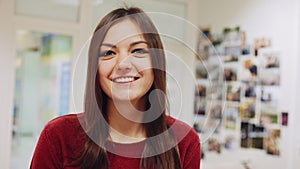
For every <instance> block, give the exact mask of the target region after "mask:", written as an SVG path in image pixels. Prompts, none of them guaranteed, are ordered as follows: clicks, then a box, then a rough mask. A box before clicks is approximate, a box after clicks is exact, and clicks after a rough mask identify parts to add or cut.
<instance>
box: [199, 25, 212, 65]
mask: <svg viewBox="0 0 300 169" xmlns="http://www.w3.org/2000/svg"><path fill="white" fill-rule="evenodd" d="M199 34H200V35H199V37H198V41H197V54H198V59H199V60H202V61H204V60H208V59H209V55H210V49H211V47H212V40H211V31H210V27H202V28H200V32H199Z"/></svg>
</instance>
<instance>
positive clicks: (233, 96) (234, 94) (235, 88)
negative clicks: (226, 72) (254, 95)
mask: <svg viewBox="0 0 300 169" xmlns="http://www.w3.org/2000/svg"><path fill="white" fill-rule="evenodd" d="M240 96H241V84H240V83H239V82H229V83H227V95H226V100H227V101H233V102H239V101H240Z"/></svg>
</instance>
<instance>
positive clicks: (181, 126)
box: [167, 117, 201, 168]
mask: <svg viewBox="0 0 300 169" xmlns="http://www.w3.org/2000/svg"><path fill="white" fill-rule="evenodd" d="M167 119H168V122H169V125H170V128H172V129H173V132H174V134H175V136H176V139H177V142H178V148H179V153H180V158H181V161H182V164H183V168H199V167H200V152H201V147H200V138H199V135H198V133H197V132H196V131H195V130H194V129H193V128H192V127H191V126H189V125H188V124H186V123H184V122H183V121H181V120H178V119H175V118H173V117H168V118H167Z"/></svg>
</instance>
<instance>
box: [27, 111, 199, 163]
mask: <svg viewBox="0 0 300 169" xmlns="http://www.w3.org/2000/svg"><path fill="white" fill-rule="evenodd" d="M168 121H169V123H170V124H175V125H173V126H172V128H173V127H174V128H173V130H174V133H175V135H176V137H177V139H178V140H179V141H180V140H181V141H180V142H179V143H178V148H179V153H180V159H181V163H182V165H183V168H184V169H199V168H200V141H199V136H198V134H197V133H196V132H195V131H194V130H193V129H192V128H191V127H190V126H188V125H186V124H185V123H183V122H181V121H179V120H175V119H174V118H172V117H168ZM175 121H176V123H174V122H175ZM187 130H188V133H187V134H186V131H187ZM180 137H183V138H181V139H180ZM84 143H85V133H84V130H83V129H82V127H81V125H80V122H79V120H78V118H77V115H75V114H72V115H66V116H61V117H58V118H56V119H54V120H52V121H50V122H49V123H48V124H47V125H46V126H45V128H44V130H43V131H42V133H41V135H40V138H39V141H38V143H37V146H36V149H35V152H34V155H33V158H32V161H31V166H30V168H31V169H62V168H64V169H79V167H71V166H67V164H70V163H72V162H73V161H74V160H75V159H74V158H76V157H78V154H79V152H80V151H81V150H82V148H83V146H84ZM143 145H144V142H143V141H142V142H138V143H132V144H121V143H114V146H115V148H117V149H118V150H119V151H121V152H122V151H124V152H126V153H129V156H130V154H131V155H134V154H136V153H138V154H141V152H139V151H137V150H136V147H143ZM128 150H130V151H128ZM108 158H109V161H110V162H109V164H110V169H139V168H140V167H139V165H140V158H130V157H128V156H122V155H116V154H113V153H111V152H108Z"/></svg>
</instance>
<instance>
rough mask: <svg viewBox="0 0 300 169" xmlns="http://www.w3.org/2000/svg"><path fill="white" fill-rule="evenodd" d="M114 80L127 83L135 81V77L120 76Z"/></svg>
mask: <svg viewBox="0 0 300 169" xmlns="http://www.w3.org/2000/svg"><path fill="white" fill-rule="evenodd" d="M113 81H114V82H117V83H127V82H132V81H134V78H133V77H120V78H116V79H114V80H113Z"/></svg>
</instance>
